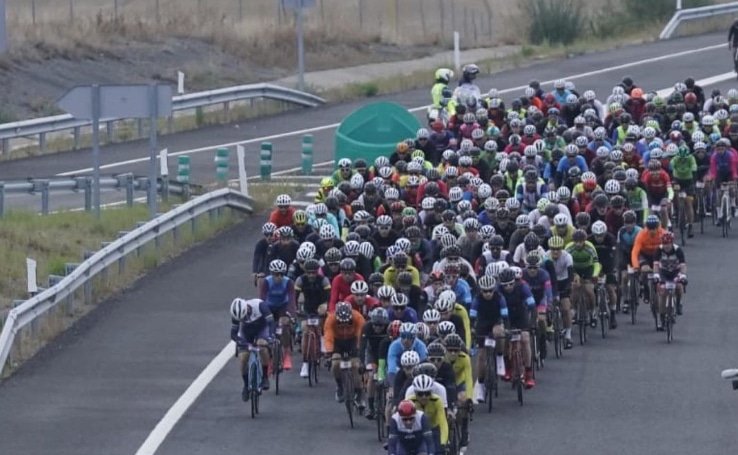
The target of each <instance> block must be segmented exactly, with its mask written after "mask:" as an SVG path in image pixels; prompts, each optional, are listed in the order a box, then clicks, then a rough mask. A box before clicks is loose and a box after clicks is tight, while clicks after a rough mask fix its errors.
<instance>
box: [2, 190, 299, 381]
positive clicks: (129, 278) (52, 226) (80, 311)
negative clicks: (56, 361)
mask: <svg viewBox="0 0 738 455" xmlns="http://www.w3.org/2000/svg"><path fill="white" fill-rule="evenodd" d="M251 187H252V188H253V190H252V191H251V196H252V198H253V199H254V205H255V207H254V208H255V211H256V213H263V212H264V211H265V210H267V209H268V208H269V207H271V206H272V205H273V203H274V199H275V198H276V195H277V194H282V193H289V194H294V192H296V191H301V190H302V188H300V187H295V186H288V185H285V184H279V183H274V184H271V185H266V184H254V185H252V186H251ZM160 207H161V210H162V211H164V210H168V209H169V208H171V206H169V205H164V204H162V205H161V206H160ZM147 218H148V206H146V205H145V204H135V205H134V206H133V207H130V208H128V207H126V208H110V209H106V210H104V211H103V212H102V216H101V218H100V220H96V219H95V218H94V215H93V214H91V213H85V212H62V213H58V214H55V215H51V216H45V217H43V216H39V215H37V214H35V213H30V212H23V211H9V212H8V213H6V215H5V217H3V218H2V222H0V244H1V245H2V246H3V248H2V249H0V277H2V278H1V279H0V316H2V315H6V314H7V311H8V310H9V309H10V308H11V303H12V301H13V300H14V299H24V298H26V297H27V294H26V258H27V257H29V258H32V259H34V260H36V261H37V276H38V281H39V285H40V286H43V287H45V286H46V277H47V276H48V275H50V274H53V275H65V272H66V270H65V269H66V264H67V263H80V262H82V259H83V257H82V255H83V252H84V251H85V250H88V251H92V250H97V249H99V248H100V242H104V241H111V240H114V239H116V238H117V237H118V234H119V232H120V231H123V230H129V229H132V228H135V226H136V223H137V222H139V221H141V220H146V219H147ZM242 219H243V216H242V214H240V212H236V211H232V210H230V209H223V210H222V216H216V217H214V218H212V219H211V218H210V217H209V216H208V215H203V216H201V217H199V219H198V220H197V222H196V224H195V225H194V227H193V226H192V225H184V226H182V227H181V228H180V229H178V233H177V237H176V239H175V237H174V234H173V233H169V234H167V235H165V236H163V237H162V238H161V240H160V242H159V245H158V247H157V246H156V245H155V243H154V242H151V243H150V244H148V245H146V246H144V247H142V248H141V249H140V250H139V251H138V252H137V253H133V254H131V255H129V256H128V257H127V258H126V259H125V266H124V267H120V264H114V265H111V266H110V267H109V268H108V269H107V270H106V271H105V272H103V273H101V274H100V275H98V276H97V277H96V278H94V279H93V281H92V283H93V284H92V287H91V290H90V291H91V292H90V295H89V298H86V296H85V293H84V289H79V290H78V291H77V293H76V294H75V296H74V298H73V299H72V301H73V304H68V302H63V303H60V304H59V305H57V306H56V307H55V308H54V309H52V310H50V311H49V312H48V313H46V314H45V315H43V316H41V317H40V318H38V319H37V321H38V322H35V323H33V324H31V326H30V327H29V328H28V329H27V330H26V329H24V330H23V331H22V332H21V337H20V342H16V343H15V344H14V349H13V354H12V362H10V364H11V368H10V370H12V369H14V368H16V367H17V366H18V365H19V364H20V363H22V362H23V361H24V360H26V359H28V358H30V357H31V356H32V355H33V354H34V353H35V352H37V351H38V349H40V348H41V347H43V345H44V344H46V343H47V342H48V341H50V340H51V339H53V338H54V337H55V336H56V335H58V334H59V333H61V332H62V331H64V330H66V329H68V328H69V327H71V326H72V325H73V324H74V323H75V322H76V321H77V320H79V318H81V317H82V316H84V315H85V314H87V313H88V312H89V311H90V310H92V309H93V308H94V307H95V303H97V302H99V301H101V300H103V299H105V298H107V297H109V296H111V295H113V294H115V293H116V292H119V291H120V290H122V289H124V288H126V287H128V286H130V285H131V284H132V283H133V282H135V281H136V280H137V279H138V278H140V277H141V276H142V275H144V274H145V273H146V272H147V271H149V270H151V269H153V268H156V267H158V266H159V265H161V264H163V263H165V262H167V261H169V260H171V259H172V258H173V257H176V256H177V255H179V254H180V253H182V252H184V251H185V250H187V249H189V248H191V247H192V246H193V245H195V244H198V243H200V242H203V241H205V240H207V239H209V238H212V237H213V236H215V235H216V234H217V233H219V232H222V231H223V230H224V229H227V228H229V227H231V226H233V225H234V224H236V223H237V222H238V221H240V220H242ZM1 327H2V317H0V328H1ZM6 373H8V374H9V373H10V371H9V370H8V371H6Z"/></svg>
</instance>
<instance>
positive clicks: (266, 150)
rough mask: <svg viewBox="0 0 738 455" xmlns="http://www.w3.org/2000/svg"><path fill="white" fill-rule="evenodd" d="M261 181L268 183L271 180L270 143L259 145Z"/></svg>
mask: <svg viewBox="0 0 738 455" xmlns="http://www.w3.org/2000/svg"><path fill="white" fill-rule="evenodd" d="M260 163H261V166H260V170H261V180H262V181H263V182H268V181H269V180H271V179H272V143H271V142H262V143H261V162H260Z"/></svg>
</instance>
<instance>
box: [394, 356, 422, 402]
mask: <svg viewBox="0 0 738 455" xmlns="http://www.w3.org/2000/svg"><path fill="white" fill-rule="evenodd" d="M418 365H420V356H419V355H418V353H417V352H415V351H405V352H403V353H402V355H401V356H400V367H401V368H400V369H399V370H398V371H397V374H396V375H395V377H394V381H393V383H392V387H391V389H390V391H388V393H387V399H388V401H389V402H391V403H392V405H393V406H397V405H398V404H399V403H400V401H402V400H403V399H404V398H405V395H406V393H405V392H406V391H407V389H409V388H410V386H411V385H412V384H413V369H414V368H415V367H416V366H418Z"/></svg>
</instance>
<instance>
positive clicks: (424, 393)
mask: <svg viewBox="0 0 738 455" xmlns="http://www.w3.org/2000/svg"><path fill="white" fill-rule="evenodd" d="M415 395H417V396H419V397H429V396H430V395H431V393H430V392H415Z"/></svg>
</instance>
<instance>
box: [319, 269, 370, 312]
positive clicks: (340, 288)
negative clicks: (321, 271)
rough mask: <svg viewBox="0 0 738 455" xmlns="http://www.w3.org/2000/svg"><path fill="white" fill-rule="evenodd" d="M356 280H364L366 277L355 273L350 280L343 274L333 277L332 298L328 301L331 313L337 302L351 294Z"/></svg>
mask: <svg viewBox="0 0 738 455" xmlns="http://www.w3.org/2000/svg"><path fill="white" fill-rule="evenodd" d="M354 281H364V277H363V276H361V275H359V274H358V273H354V276H353V278H351V279H350V280H346V279H344V277H343V275H342V274H340V273H339V274H338V275H336V276H335V277H334V278H333V281H332V283H331V299H330V301H329V302H328V311H330V312H331V313H332V312H333V311H334V310H335V309H336V303H338V302H343V301H345V300H346V299H347V298H348V296H350V295H351V284H352V283H353V282H354Z"/></svg>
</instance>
